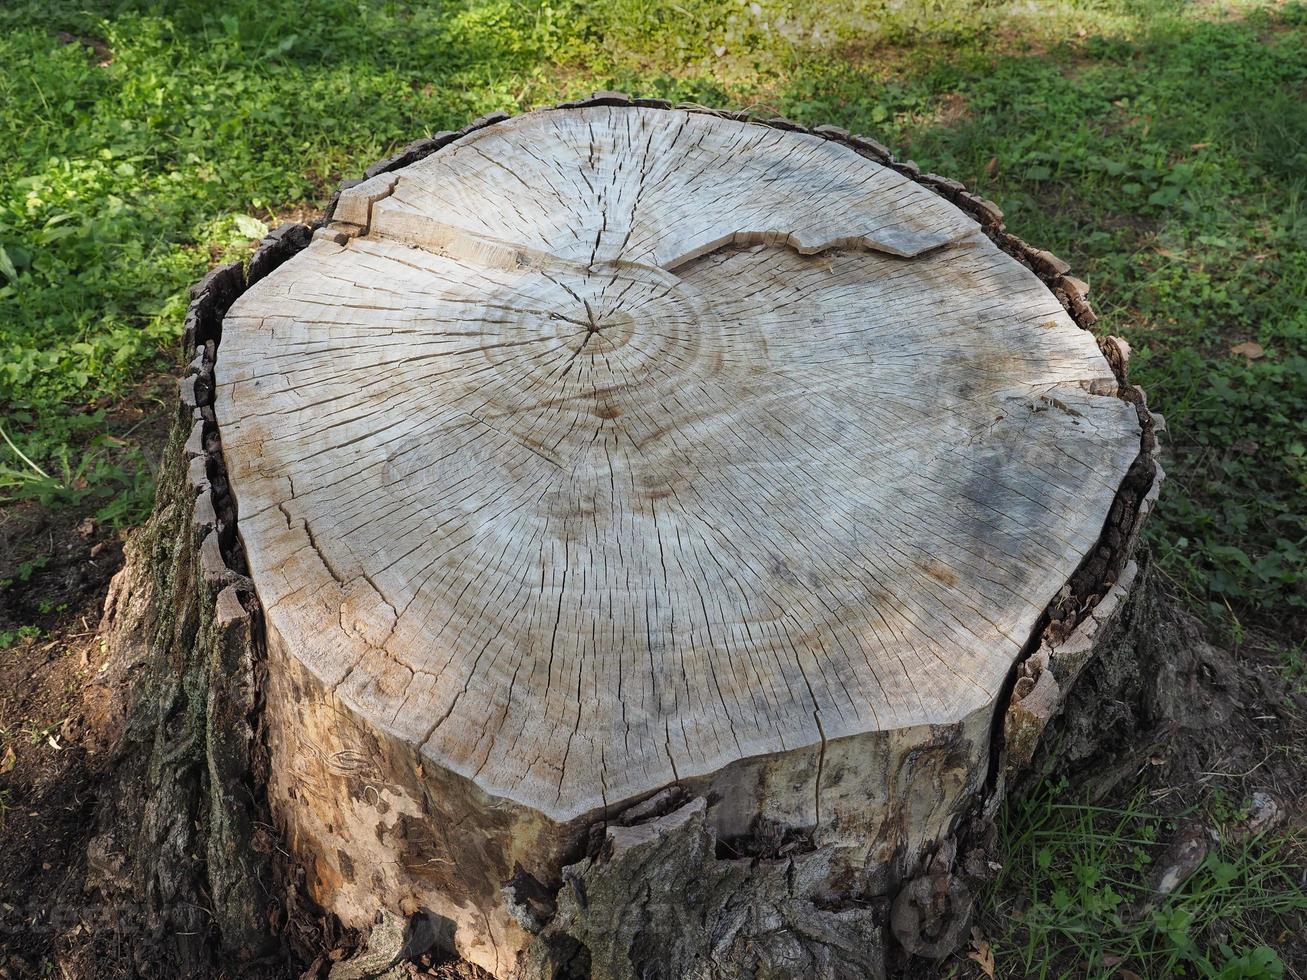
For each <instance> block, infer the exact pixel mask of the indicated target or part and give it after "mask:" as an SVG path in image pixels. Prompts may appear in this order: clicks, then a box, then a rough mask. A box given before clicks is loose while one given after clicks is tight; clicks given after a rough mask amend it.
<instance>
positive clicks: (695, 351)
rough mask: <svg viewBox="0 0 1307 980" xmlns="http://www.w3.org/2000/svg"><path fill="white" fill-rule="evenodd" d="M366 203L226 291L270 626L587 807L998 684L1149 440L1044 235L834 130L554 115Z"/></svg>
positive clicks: (226, 356)
mask: <svg viewBox="0 0 1307 980" xmlns="http://www.w3.org/2000/svg"><path fill="white" fill-rule="evenodd" d="M336 218H337V220H338V221H339V222H345V223H346V224H343V225H338V226H337V227H343V228H345V229H346V231H349V232H352V233H353V237H349V238H348V239H345V238H343V237H342V238H341V240H340V241H333V240H329V239H328V238H326V237H323V236H320V237H319V238H318V239H317V240H316V241H315V242H314V243H313V244H312V245H311V246H310V247H309V248H308V249H307V250H305V251H304V252H303V253H301V254H300V255H299V256H297V257H296V258H294V259H293V260H291V261H289V262H287V263H286V264H285V265H284V266H282V267H281V268H280V269H278V270H277V271H276V272H274V273H273V274H271V275H270V276H268V277H267V278H266V279H264V280H263V281H262V282H260V283H258V284H257V285H256V286H254V287H252V288H251V289H250V290H249V291H248V292H247V293H245V295H244V296H243V297H241V298H240V299H239V300H238V301H237V302H236V304H235V305H234V306H233V308H232V310H231V311H230V313H229V314H228V316H227V318H226V320H225V323H224V328H223V338H222V360H221V364H220V370H219V372H218V377H217V383H218V391H217V396H216V412H217V417H218V421H219V424H220V426H221V432H222V436H223V445H224V449H225V453H226V456H227V460H228V467H229V472H230V478H231V481H232V487H233V490H234V493H235V496H236V499H237V502H238V505H239V512H240V532H241V535H242V537H243V539H244V542H245V547H246V553H247V556H248V560H249V564H250V569H251V574H252V576H253V578H254V581H255V583H256V586H257V588H258V592H259V596H260V599H261V600H262V603H263V606H264V609H265V613H266V620H267V624H268V628H269V630H270V631H273V632H275V634H276V635H277V636H278V637H279V639H280V642H281V643H282V645H283V646H284V648H285V649H286V650H287V651H289V652H290V653H291V654H293V655H294V656H295V657H296V658H298V659H299V660H301V661H302V662H303V664H304V665H305V666H306V667H307V669H308V670H309V671H311V672H312V673H313V674H314V675H316V676H317V677H318V678H319V679H320V680H321V681H322V682H323V683H324V684H325V685H327V686H328V687H329V688H334V691H335V695H336V696H337V697H338V698H339V699H340V700H341V701H342V702H343V703H344V704H345V705H347V706H349V707H350V708H351V709H352V710H353V711H354V712H355V713H356V715H357V716H358V717H359V718H361V719H363V720H364V721H365V722H366V723H367V724H368V725H370V726H372V727H373V728H375V729H376V730H377V731H379V732H383V733H386V734H388V735H390V736H393V737H396V738H398V739H401V740H402V741H403V742H406V743H408V744H411V745H413V746H416V747H419V748H420V751H421V753H422V754H423V756H424V757H425V758H426V759H429V760H430V761H431V764H434V765H438V766H440V767H444V768H446V769H449V770H452V771H454V772H456V773H458V774H460V775H461V776H464V777H467V778H469V779H471V780H472V781H473V782H474V783H475V784H476V785H477V786H479V787H480V788H481V789H482V790H484V791H485V792H486V793H488V794H490V795H491V796H494V797H506V798H509V799H511V800H513V801H516V802H517V803H519V804H523V805H526V806H529V807H531V808H533V809H535V810H537V811H539V812H541V813H542V814H544V815H546V816H547V817H549V818H551V819H555V820H565V819H571V818H574V817H577V816H580V815H584V814H587V813H591V812H594V811H596V810H598V809H600V808H602V807H604V806H605V805H607V806H615V805H616V804H618V803H620V802H622V801H625V800H629V799H632V798H634V797H637V796H640V795H642V794H646V793H648V792H650V791H652V790H654V789H657V788H658V787H661V786H664V785H666V784H668V783H670V782H673V781H675V780H677V779H686V778H688V777H693V776H698V775H703V774H705V773H712V772H715V771H717V770H719V769H721V768H723V767H724V766H727V765H729V764H730V763H731V762H733V761H735V760H738V759H742V758H747V757H753V756H760V755H766V754H773V753H784V752H787V751H791V750H795V749H800V748H808V747H811V746H813V745H817V744H821V745H825V744H826V743H828V742H829V741H830V740H833V739H841V738H846V737H853V736H858V735H863V734H867V733H876V732H886V731H891V730H896V729H904V728H907V727H909V726H916V725H925V724H944V723H951V722H955V721H957V720H959V719H961V718H964V717H966V716H968V715H969V714H971V713H973V712H975V711H977V710H978V709H983V708H986V707H987V706H990V705H993V704H994V703H995V702H996V701H997V699H998V698H999V695H1000V690H1001V688H1002V686H1003V684H1004V681H1005V679H1006V678H1007V676H1008V674H1009V671H1010V669H1011V667H1012V665H1013V663H1014V662H1015V661H1016V659H1017V658H1018V657H1019V655H1020V652H1021V650H1022V648H1023V647H1024V646H1025V645H1026V644H1027V642H1028V641H1029V640H1030V638H1031V635H1032V633H1033V631H1034V630H1035V628H1036V625H1037V621H1038V620H1039V618H1040V616H1041V615H1042V614H1043V612H1044V611H1045V609H1046V608H1047V607H1048V605H1049V603H1050V602H1051V601H1052V600H1053V599H1054V597H1055V596H1056V594H1057V593H1058V592H1059V590H1060V589H1062V587H1063V586H1064V585H1065V584H1066V582H1067V580H1068V578H1069V577H1070V576H1071V574H1072V572H1073V571H1074V570H1075V569H1076V567H1077V566H1078V565H1079V564H1080V562H1081V561H1082V560H1083V559H1084V558H1085V556H1086V555H1087V554H1088V553H1089V552H1090V551H1091V550H1092V549H1093V548H1094V546H1095V544H1096V542H1097V541H1098V538H1099V536H1100V534H1101V532H1102V529H1103V525H1104V520H1105V518H1106V517H1107V515H1108V511H1109V508H1110V507H1111V505H1112V502H1113V500H1114V497H1115V495H1116V492H1117V490H1118V487H1119V486H1120V484H1121V481H1122V479H1123V477H1124V475H1125V473H1126V471H1127V470H1128V469H1129V467H1130V465H1131V464H1132V462H1133V461H1134V460H1135V458H1136V457H1137V456H1138V455H1139V452H1140V427H1139V423H1138V420H1137V413H1136V411H1135V409H1134V407H1133V406H1132V405H1130V404H1128V403H1127V402H1125V401H1123V400H1121V399H1120V398H1118V397H1116V396H1115V392H1116V381H1115V379H1114V378H1113V374H1112V371H1111V369H1110V367H1109V365H1108V363H1107V362H1106V360H1105V359H1104V357H1103V356H1102V354H1101V353H1100V352H1099V349H1098V346H1097V344H1096V342H1095V340H1094V338H1093V337H1092V336H1091V335H1090V334H1089V333H1088V332H1087V331H1084V330H1082V329H1080V328H1079V327H1077V326H1076V325H1075V324H1074V323H1073V322H1072V320H1071V319H1070V317H1069V316H1068V315H1067V313H1066V312H1065V311H1064V309H1063V307H1062V305H1061V304H1060V303H1059V301H1058V300H1057V298H1056V297H1055V296H1054V295H1053V294H1052V293H1051V292H1050V291H1049V289H1048V288H1047V287H1046V286H1044V285H1043V284H1042V283H1041V282H1040V281H1039V279H1038V278H1037V277H1036V276H1035V275H1034V274H1033V273H1032V272H1030V271H1029V270H1028V269H1026V268H1025V267H1023V266H1022V265H1020V264H1019V263H1018V262H1017V261H1016V260H1014V259H1013V258H1011V257H1010V256H1008V255H1007V254H1005V253H1004V252H1002V251H1001V250H1000V249H999V248H998V247H996V246H995V245H994V244H993V243H992V242H991V241H990V239H989V238H988V237H986V235H985V234H984V233H983V232H982V231H981V229H980V228H979V226H978V225H977V224H976V223H975V222H974V221H973V220H972V219H971V218H970V217H968V216H967V215H965V214H964V213H963V212H962V211H960V210H958V209H957V208H956V207H954V206H953V205H952V204H950V203H948V202H947V201H945V200H944V199H943V198H941V197H938V196H936V195H935V194H933V193H932V192H931V191H930V190H928V189H926V188H924V187H922V186H919V185H918V184H916V183H914V182H912V181H910V180H908V179H907V178H905V177H903V176H901V175H899V174H897V173H895V172H894V171H893V170H890V169H888V168H886V167H883V166H880V165H879V164H877V163H875V162H873V161H871V160H869V159H865V158H863V157H862V156H860V155H858V154H857V153H856V152H854V151H853V150H852V149H850V148H849V147H848V146H845V145H842V144H839V143H836V142H831V141H826V140H823V139H821V138H819V137H816V136H811V135H806V134H799V133H792V132H785V131H780V130H775V129H770V128H766V127H763V126H760V125H756V124H750V123H744V122H736V121H733V120H727V119H723V118H717V117H714V116H711V115H706V114H693V113H689V112H684V111H679V110H663V109H638V108H624V107H604V106H600V107H593V108H584V109H565V110H555V111H548V112H538V113H532V114H529V115H526V116H523V117H520V118H518V119H515V120H512V121H509V122H504V123H499V124H497V125H493V126H490V127H488V128H485V129H482V130H479V131H476V132H473V133H471V134H470V135H468V136H465V137H463V138H462V139H460V140H458V141H457V142H455V143H453V144H451V145H449V146H446V147H445V148H443V149H441V150H439V151H438V152H436V153H434V154H433V155H431V156H429V157H427V158H426V159H424V160H422V161H420V162H418V163H416V164H413V165H411V166H408V167H406V168H404V169H402V170H399V171H397V172H395V173H391V174H383V175H381V176H379V177H375V178H372V179H371V180H369V181H367V182H365V183H364V184H362V185H359V186H357V187H355V188H353V189H352V190H351V191H347V192H346V194H345V196H344V197H343V198H342V201H341V205H340V208H339V209H338V211H337V214H336ZM342 242H343V243H342ZM1097 392H1102V393H1097Z"/></svg>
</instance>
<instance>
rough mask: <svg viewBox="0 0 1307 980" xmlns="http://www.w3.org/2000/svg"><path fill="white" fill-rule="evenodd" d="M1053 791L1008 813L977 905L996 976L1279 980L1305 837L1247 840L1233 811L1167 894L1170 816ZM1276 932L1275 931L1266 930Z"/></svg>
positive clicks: (1298, 912) (1297, 899)
mask: <svg viewBox="0 0 1307 980" xmlns="http://www.w3.org/2000/svg"><path fill="white" fill-rule="evenodd" d="M1064 791H1065V785H1063V786H1057V787H1049V786H1046V787H1044V788H1043V790H1042V791H1041V792H1040V793H1038V794H1036V795H1034V796H1031V797H1029V798H1027V799H1025V800H1023V801H1022V802H1020V803H1016V804H1009V805H1008V806H1007V808H1006V809H1005V811H1004V814H1003V822H1002V827H1001V830H1002V833H1001V835H1000V839H1001V841H1002V846H1003V849H1004V854H1003V860H1002V862H1001V863H1002V865H1003V870H1002V871H1001V873H1000V874H999V876H998V878H997V880H996V881H995V882H994V885H993V889H992V893H991V894H990V895H988V896H986V897H985V901H984V902H983V903H982V905H983V907H984V908H985V909H986V913H985V914H986V918H987V920H988V922H987V925H988V926H989V927H990V928H991V929H993V930H994V932H995V933H996V934H998V935H1000V936H1001V937H1002V938H1000V939H997V940H995V941H994V946H993V952H994V957H995V961H996V963H997V965H998V967H999V975H1000V976H1011V977H1038V978H1041V980H1042V978H1046V977H1048V978H1052V977H1057V978H1061V977H1083V976H1091V977H1111V976H1119V977H1128V976H1129V974H1131V973H1133V974H1134V975H1136V976H1139V977H1203V978H1212V980H1238V978H1250V980H1251V978H1257V980H1277V978H1279V977H1282V976H1284V975H1285V966H1286V964H1285V963H1283V962H1282V961H1281V959H1280V956H1279V954H1278V953H1277V952H1276V950H1275V945H1276V943H1277V939H1278V936H1279V934H1280V933H1282V932H1283V931H1284V930H1286V929H1288V930H1294V931H1296V930H1297V929H1300V928H1301V927H1302V923H1303V922H1304V913H1307V894H1304V892H1303V890H1302V888H1301V887H1300V886H1299V883H1298V881H1297V877H1298V875H1299V874H1301V863H1300V858H1299V859H1298V860H1295V859H1294V856H1293V855H1292V853H1291V851H1292V849H1293V848H1294V847H1299V848H1300V847H1301V846H1302V843H1303V842H1302V841H1301V840H1295V839H1294V838H1292V837H1283V836H1281V837H1275V836H1271V835H1264V836H1261V837H1256V836H1246V835H1245V836H1241V835H1240V834H1239V832H1238V830H1237V827H1238V824H1239V822H1240V821H1241V820H1242V819H1243V818H1245V817H1246V813H1239V812H1235V813H1229V814H1226V815H1225V816H1226V820H1225V821H1224V822H1223V823H1221V824H1219V826H1220V831H1221V834H1220V836H1221V838H1222V843H1221V844H1220V845H1219V846H1213V847H1212V849H1211V850H1210V851H1209V853H1207V855H1206V857H1205V858H1204V859H1203V861H1202V864H1201V865H1200V866H1199V867H1198V869H1197V870H1196V871H1195V872H1194V873H1193V876H1192V877H1190V878H1189V879H1188V880H1187V881H1185V882H1184V883H1183V884H1182V885H1181V886H1180V887H1179V888H1178V889H1176V890H1175V891H1174V892H1173V893H1172V894H1170V895H1168V896H1166V897H1165V898H1159V897H1158V896H1157V895H1156V894H1155V893H1154V892H1153V890H1152V887H1151V885H1152V882H1153V881H1154V880H1155V877H1156V875H1157V872H1156V870H1155V868H1154V864H1155V862H1156V861H1157V860H1158V859H1159V857H1160V856H1161V855H1162V854H1164V853H1165V850H1164V847H1163V846H1161V845H1164V844H1165V843H1166V841H1167V840H1169V838H1170V837H1171V836H1172V835H1173V834H1174V832H1175V829H1176V828H1175V821H1174V818H1167V817H1164V816H1160V815H1157V814H1154V813H1150V812H1149V811H1148V810H1147V809H1145V808H1144V806H1143V805H1142V801H1141V800H1139V799H1135V800H1134V801H1133V802H1130V803H1128V804H1127V805H1126V806H1125V807H1124V808H1122V809H1109V808H1105V807H1098V806H1092V805H1089V804H1085V803H1082V802H1077V801H1075V800H1073V799H1067V798H1066V794H1065V792H1064ZM1268 933H1269V934H1268Z"/></svg>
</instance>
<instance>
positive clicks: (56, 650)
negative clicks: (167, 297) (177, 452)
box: [0, 376, 175, 978]
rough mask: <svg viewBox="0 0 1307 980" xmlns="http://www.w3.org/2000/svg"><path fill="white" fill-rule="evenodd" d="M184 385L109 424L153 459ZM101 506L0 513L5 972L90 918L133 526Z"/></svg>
mask: <svg viewBox="0 0 1307 980" xmlns="http://www.w3.org/2000/svg"><path fill="white" fill-rule="evenodd" d="M174 384H175V382H174V381H173V379H172V378H171V377H165V376H160V377H159V378H155V379H151V380H150V381H149V382H147V383H146V384H144V385H143V386H142V387H141V388H139V389H137V390H136V391H134V392H133V393H132V394H131V395H130V396H129V397H128V398H126V399H123V400H122V401H121V402H120V403H117V404H115V405H112V406H109V407H108V412H107V415H108V418H109V425H108V427H109V430H110V431H111V432H114V433H119V434H122V433H130V436H131V439H132V440H133V442H134V443H135V444H136V445H138V446H139V447H140V448H141V450H142V452H144V453H145V454H146V455H147V458H149V459H151V460H153V459H155V458H157V456H158V454H159V451H160V448H161V446H162V444H163V439H164V436H165V434H166V429H167V422H168V418H167V413H166V412H165V411H164V409H163V408H162V401H161V399H160V398H159V397H158V394H159V392H160V391H161V390H166V389H170V388H171V387H172V386H173V385H174ZM93 509H94V505H87V506H86V507H81V508H77V507H70V508H68V509H66V510H62V511H50V510H47V509H45V508H42V507H40V506H39V505H38V504H36V503H23V504H20V505H16V506H10V507H6V508H4V509H0V583H3V585H0V636H3V637H5V639H6V643H7V648H6V649H0V854H3V855H4V860H3V861H0V977H3V978H7V977H20V976H36V975H42V976H43V975H46V974H45V973H44V970H45V966H44V965H45V964H46V963H47V962H48V957H49V955H50V953H51V951H52V950H53V948H54V945H55V943H56V941H57V940H58V938H59V936H60V935H61V934H63V933H64V932H65V930H67V929H70V928H71V929H76V928H78V927H79V925H81V919H82V918H83V917H84V916H85V915H86V914H88V911H87V910H85V909H82V908H80V899H81V878H82V872H83V870H84V855H85V850H86V842H87V839H88V836H89V832H90V825H91V817H92V814H93V812H94V806H95V803H96V784H97V781H98V778H99V776H100V775H101V773H102V771H103V766H104V765H105V764H107V757H108V752H107V750H108V748H109V747H110V744H111V743H112V741H113V739H114V738H115V737H116V734H117V732H118V730H119V728H120V726H121V723H122V719H123V716H124V709H125V706H124V705H123V704H122V703H121V702H122V698H121V696H120V695H121V690H120V689H119V688H117V687H115V686H114V685H113V684H110V683H107V675H108V664H107V663H106V660H105V657H104V655H103V653H102V651H101V649H100V644H99V642H98V640H97V637H96V628H97V626H98V624H99V621H100V612H101V608H102V606H103V604H104V597H105V593H106V591H107V589H108V586H109V580H110V579H111V578H112V577H113V575H114V573H115V572H117V571H118V569H119V567H121V565H122V560H123V540H124V536H125V532H123V531H119V530H116V529H114V528H113V527H111V526H107V525H105V524H102V523H99V522H97V521H96V520H95V518H94V515H93ZM88 927H89V926H83V928H88Z"/></svg>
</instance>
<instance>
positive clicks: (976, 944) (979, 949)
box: [967, 929, 994, 980]
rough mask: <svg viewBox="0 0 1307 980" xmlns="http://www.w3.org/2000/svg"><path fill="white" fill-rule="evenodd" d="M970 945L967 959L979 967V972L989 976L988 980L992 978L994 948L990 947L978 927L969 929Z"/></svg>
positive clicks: (992, 979)
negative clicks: (970, 948)
mask: <svg viewBox="0 0 1307 980" xmlns="http://www.w3.org/2000/svg"><path fill="white" fill-rule="evenodd" d="M971 945H972V950H971V952H970V953H968V954H967V959H969V960H971V961H973V962H974V963H975V964H976V966H978V967H980V972H981V973H983V974H985V976H987V977H989V980H994V950H993V949H991V948H990V945H989V943H988V942H986V941H985V937H984V936H982V935H981V934H980V930H979V929H972V930H971Z"/></svg>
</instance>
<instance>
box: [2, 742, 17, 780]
mask: <svg viewBox="0 0 1307 980" xmlns="http://www.w3.org/2000/svg"><path fill="white" fill-rule="evenodd" d="M16 765H18V756H17V755H16V754H15V753H14V747H13V746H12V745H11V746H9V747H8V748H6V749H5V754H4V758H3V759H0V775H4V774H5V773H7V772H13V771H14V766H16Z"/></svg>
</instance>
